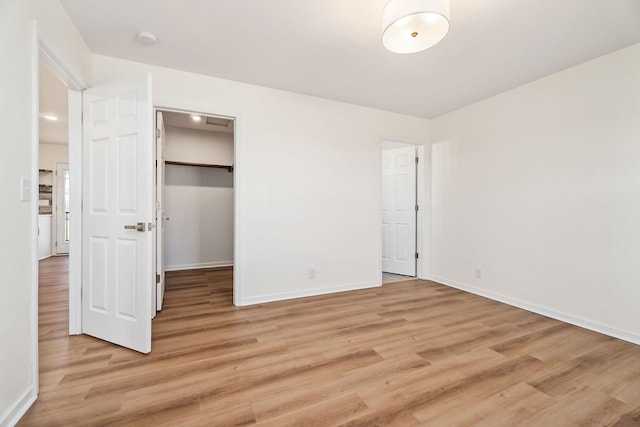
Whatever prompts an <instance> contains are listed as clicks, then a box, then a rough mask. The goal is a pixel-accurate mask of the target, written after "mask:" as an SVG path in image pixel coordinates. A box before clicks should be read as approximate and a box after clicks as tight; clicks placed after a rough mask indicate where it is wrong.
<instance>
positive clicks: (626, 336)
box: [429, 275, 640, 345]
mask: <svg viewBox="0 0 640 427" xmlns="http://www.w3.org/2000/svg"><path fill="white" fill-rule="evenodd" d="M429 280H431V281H433V282H437V283H440V284H442V285H446V286H451V287H452V288H456V289H460V290H462V291H466V292H469V293H472V294H475V295H480V296H482V297H485V298H489V299H492V300H494V301H498V302H502V303H505V304H509V305H512V306H514V307H518V308H522V309H524V310H527V311H531V312H533V313H536V314H541V315H543V316H546V317H550V318H552V319H556V320H560V321H562V322H565V323H571V324H572V325H576V326H580V327H581V328H585V329H589V330H592V331H595V332H599V333H601V334H605V335H609V336H610V337H614V338H619V339H621V340H624V341H629V342H630V343H633V344H638V345H640V335H638V334H636V333H634V332H631V331H626V330H623V329H618V328H615V327H612V326H608V325H603V324H601V323H598V322H593V321H591V320H587V319H583V318H580V317H576V316H572V315H570V314H567V313H562V312H560V311H556V310H552V309H550V308H547V307H542V306H539V305H536V304H530V303H528V302H526V301H522V300H519V299H517V298H512V297H508V296H506V295H502V294H498V293H495V292H490V291H486V290H484V289H480V288H476V287H474V286H470V285H466V284H464V283H460V282H456V281H455V280H450V279H447V278H444V277H439V276H434V275H431V277H430V279H429Z"/></svg>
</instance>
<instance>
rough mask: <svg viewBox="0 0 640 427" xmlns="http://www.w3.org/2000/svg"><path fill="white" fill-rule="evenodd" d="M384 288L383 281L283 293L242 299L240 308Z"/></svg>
mask: <svg viewBox="0 0 640 427" xmlns="http://www.w3.org/2000/svg"><path fill="white" fill-rule="evenodd" d="M380 286H382V281H381V280H376V281H373V282H365V283H352V284H348V285H339V286H332V287H329V288H318V289H305V290H300V291H295V292H281V293H274V294H267V295H259V296H256V297H249V298H240V301H239V304H237V305H238V306H245V305H254V304H262V303H266V302H275V301H283V300H288V299H295V298H305V297H313V296H317V295H326V294H333V293H337V292H347V291H357V290H359V289H369V288H377V287H380Z"/></svg>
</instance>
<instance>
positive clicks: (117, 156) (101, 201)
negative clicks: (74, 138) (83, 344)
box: [82, 74, 155, 353]
mask: <svg viewBox="0 0 640 427" xmlns="http://www.w3.org/2000/svg"><path fill="white" fill-rule="evenodd" d="M152 130H153V104H152V101H151V75H150V74H147V75H144V76H141V77H137V78H132V79H128V80H124V81H118V82H112V83H107V84H104V85H100V86H95V87H93V88H90V89H87V90H86V91H84V94H83V161H82V163H83V167H82V171H83V173H82V179H83V210H82V227H83V233H82V248H83V254H82V256H83V258H82V331H83V333H86V334H89V335H92V336H95V337H97V338H100V339H103V340H106V341H109V342H113V343H115V344H119V345H121V346H124V347H128V348H131V349H133V350H137V351H140V352H142V353H148V352H149V351H151V313H150V310H151V307H152V305H151V304H150V301H153V300H152V299H151V298H152V288H154V289H155V280H154V279H155V277H154V276H153V273H154V271H155V266H154V265H153V255H152V249H153V248H152V236H153V235H154V233H152V232H150V231H149V228H151V227H150V225H151V224H153V223H154V222H155V221H154V219H155V214H154V209H153V191H154V176H153V174H154V168H153V160H154V159H153V156H154V139H153V133H152ZM138 224H140V225H141V226H140V227H139V228H140V229H141V231H138V230H137V229H136V227H137V226H138Z"/></svg>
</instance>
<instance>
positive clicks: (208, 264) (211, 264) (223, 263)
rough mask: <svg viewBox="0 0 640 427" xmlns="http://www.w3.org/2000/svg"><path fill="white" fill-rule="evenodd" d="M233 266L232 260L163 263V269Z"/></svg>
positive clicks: (176, 269)
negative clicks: (175, 263)
mask: <svg viewBox="0 0 640 427" xmlns="http://www.w3.org/2000/svg"><path fill="white" fill-rule="evenodd" d="M214 267H233V261H215V262H203V263H200V264H178V265H165V266H164V271H178V270H196V269H198V268H214Z"/></svg>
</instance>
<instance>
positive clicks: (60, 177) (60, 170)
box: [55, 163, 69, 255]
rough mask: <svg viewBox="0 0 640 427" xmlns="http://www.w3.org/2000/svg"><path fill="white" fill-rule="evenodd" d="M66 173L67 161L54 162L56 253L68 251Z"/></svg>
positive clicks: (67, 172) (67, 188)
mask: <svg viewBox="0 0 640 427" xmlns="http://www.w3.org/2000/svg"><path fill="white" fill-rule="evenodd" d="M68 174H69V164H68V163H56V206H55V209H56V216H55V218H56V233H55V236H56V255H61V254H68V253H69V240H67V239H66V236H67V233H68V231H69V223H68V222H67V217H68V215H69V203H65V201H66V200H67V198H68V197H69V185H68V182H69V181H68V180H67V175H68ZM65 193H66V194H65Z"/></svg>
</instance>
